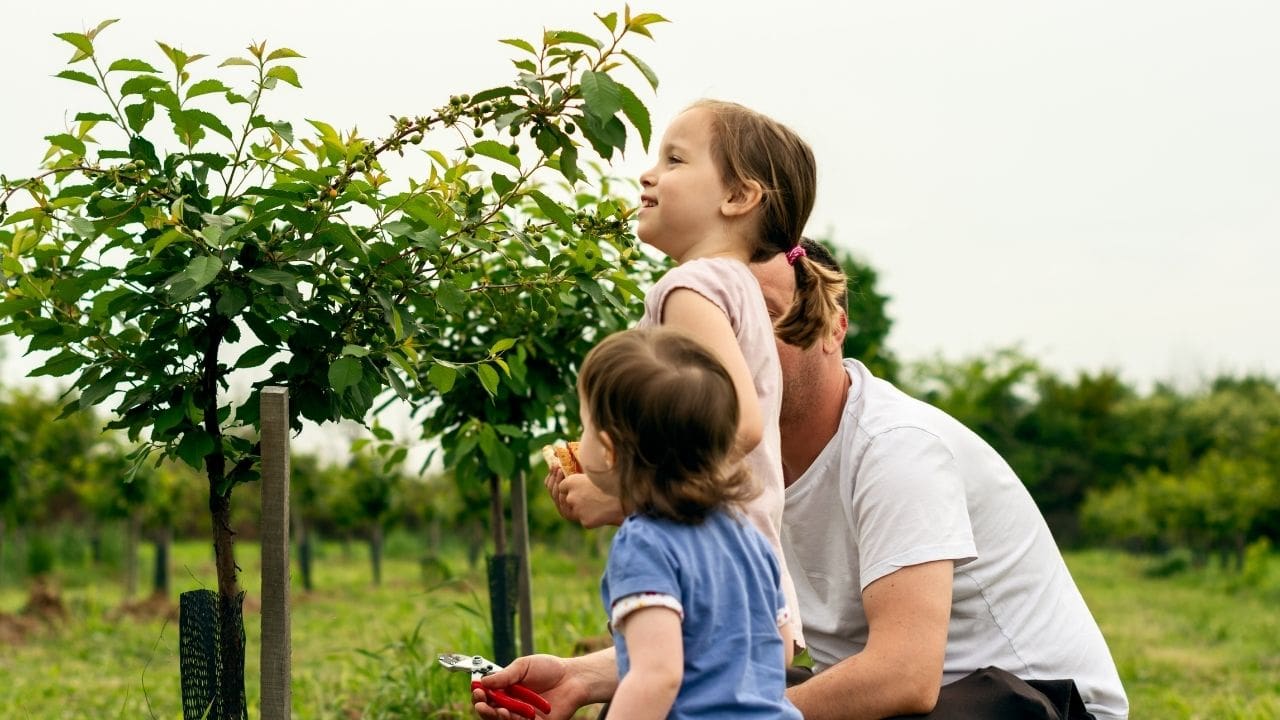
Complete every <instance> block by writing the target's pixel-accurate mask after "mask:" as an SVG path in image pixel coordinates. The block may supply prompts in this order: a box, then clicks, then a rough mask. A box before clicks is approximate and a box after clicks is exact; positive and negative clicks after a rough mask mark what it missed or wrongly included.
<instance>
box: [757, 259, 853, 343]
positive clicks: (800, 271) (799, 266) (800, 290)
mask: <svg viewBox="0 0 1280 720" xmlns="http://www.w3.org/2000/svg"><path fill="white" fill-rule="evenodd" d="M796 247H797V248H802V247H803V246H802V245H797V246H796ZM787 259H788V261H789V262H791V263H792V267H793V268H794V269H795V275H796V296H795V299H794V300H793V301H792V303H791V308H790V309H789V310H787V313H786V314H785V315H783V316H782V317H781V318H779V319H778V321H777V322H776V323H775V324H774V331H775V333H776V334H777V336H778V338H779V339H780V340H782V341H783V342H785V343H787V344H788V345H795V346H796V347H800V348H804V349H808V348H811V347H813V346H814V345H815V344H817V343H818V342H821V341H822V340H823V339H824V338H827V337H830V336H831V334H832V333H834V332H835V330H836V328H837V327H838V326H839V324H840V316H841V315H842V314H843V313H844V312H845V309H844V302H845V296H846V293H847V291H848V285H847V283H846V280H845V276H844V273H843V272H841V271H840V270H838V269H834V268H831V267H828V266H826V265H825V264H823V263H821V262H818V261H817V260H815V259H812V258H809V257H807V256H806V255H804V254H801V253H797V254H796V255H795V256H794V257H793V255H792V254H791V253H788V258H787Z"/></svg>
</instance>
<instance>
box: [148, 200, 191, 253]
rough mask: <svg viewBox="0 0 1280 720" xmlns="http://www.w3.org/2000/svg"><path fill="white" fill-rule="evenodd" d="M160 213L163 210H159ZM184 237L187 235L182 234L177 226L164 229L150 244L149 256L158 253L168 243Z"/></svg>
mask: <svg viewBox="0 0 1280 720" xmlns="http://www.w3.org/2000/svg"><path fill="white" fill-rule="evenodd" d="M161 213H162V214H163V211H161ZM186 239H187V236H186V235H183V234H182V231H181V230H179V229H178V228H169V229H168V230H165V231H164V232H163V233H161V235H160V237H158V238H156V240H155V242H153V243H152V244H151V257H155V256H157V255H159V254H160V251H161V250H164V249H165V248H167V247H169V246H170V245H172V244H174V243H176V242H178V241H180V240H186Z"/></svg>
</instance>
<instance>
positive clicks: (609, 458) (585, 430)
mask: <svg viewBox="0 0 1280 720" xmlns="http://www.w3.org/2000/svg"><path fill="white" fill-rule="evenodd" d="M578 412H579V415H580V416H581V417H582V444H581V445H580V446H578V460H579V461H580V462H581V463H582V470H583V472H585V473H586V474H587V477H588V478H590V480H591V483H592V484H593V485H595V486H596V487H598V488H600V490H601V492H603V493H604V494H606V495H609V496H610V497H619V496H620V494H621V490H620V487H619V479H618V473H617V472H615V471H614V463H613V443H612V442H611V441H610V440H609V435H608V434H607V433H604V432H601V431H599V430H597V429H596V428H595V425H594V424H593V423H592V422H591V408H589V407H587V403H586V402H585V401H583V400H582V399H581V398H579V400H578Z"/></svg>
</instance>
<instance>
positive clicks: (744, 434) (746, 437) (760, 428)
mask: <svg viewBox="0 0 1280 720" xmlns="http://www.w3.org/2000/svg"><path fill="white" fill-rule="evenodd" d="M662 324H663V325H666V326H668V327H674V328H680V329H682V330H684V331H686V332H688V333H689V334H691V335H692V336H693V337H695V338H697V339H698V340H699V341H700V342H701V343H702V344H703V345H705V346H707V348H709V349H710V350H711V351H713V352H714V353H715V354H716V357H717V358H718V359H719V360H720V362H721V363H722V364H723V365H724V367H725V369H726V370H728V371H729V377H730V378H732V379H733V388H734V390H736V391H737V392H738V439H737V444H736V449H737V451H738V455H737V456H736V457H742V456H743V455H746V454H747V453H749V452H751V451H752V450H754V449H755V447H756V445H759V444H760V440H761V439H762V438H763V437H764V420H763V417H762V415H761V413H760V398H759V396H758V395H756V384H755V382H753V381H752V380H751V371H750V370H749V369H748V368H747V361H746V358H744V357H743V356H742V348H741V347H739V346H738V338H737V337H736V336H735V335H734V334H733V326H731V325H730V324H729V318H727V317H725V314H724V312H723V311H722V310H720V308H719V307H717V306H716V304H715V303H713V302H711V301H710V300H708V299H706V298H705V297H703V296H701V295H699V294H698V293H696V292H694V291H693V290H689V289H687V288H678V289H676V290H673V291H672V292H671V294H670V295H668V296H667V300H666V303H665V304H664V305H663V306H662Z"/></svg>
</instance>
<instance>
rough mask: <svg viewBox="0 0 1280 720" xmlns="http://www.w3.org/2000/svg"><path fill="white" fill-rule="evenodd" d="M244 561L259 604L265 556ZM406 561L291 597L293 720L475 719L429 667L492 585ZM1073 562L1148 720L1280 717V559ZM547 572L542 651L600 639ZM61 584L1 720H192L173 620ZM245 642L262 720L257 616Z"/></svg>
mask: <svg viewBox="0 0 1280 720" xmlns="http://www.w3.org/2000/svg"><path fill="white" fill-rule="evenodd" d="M401 544H402V545H403V543H401ZM238 551H239V560H240V564H241V566H242V567H243V568H244V574H243V578H244V584H245V585H246V586H247V588H248V589H249V591H250V596H251V597H252V596H253V594H254V591H255V589H256V586H257V579H256V576H257V572H258V568H257V562H256V554H257V553H256V547H254V546H252V545H249V544H242V545H240V546H239V547H238ZM208 555H209V551H208V546H207V545H206V544H203V543H183V544H180V545H179V546H178V547H177V548H176V552H175V556H176V558H175V560H176V561H175V572H174V586H175V587H174V590H175V592H178V591H182V590H186V589H191V588H197V587H202V586H209V585H211V583H212V580H211V578H212V577H213V570H212V564H211V562H210V560H209V558H208ZM410 557H412V552H411V551H408V550H406V551H403V552H400V553H394V552H393V553H392V556H391V557H389V558H388V559H387V561H386V565H385V567H384V570H383V575H384V578H385V582H384V585H383V586H382V587H380V588H373V587H371V585H370V572H369V569H368V564H367V562H366V561H365V556H364V553H363V548H362V547H360V546H358V545H353V546H352V547H351V548H350V551H349V552H347V553H344V551H343V550H342V549H341V548H340V546H338V545H337V544H332V545H329V546H326V548H325V551H324V553H323V555H322V557H321V559H320V562H318V564H317V573H316V585H317V590H315V591H314V592H312V593H309V594H302V593H301V592H298V593H297V594H296V595H295V607H294V614H293V638H294V639H293V648H294V649H293V671H294V681H293V682H294V686H293V701H294V717H295V718H299V719H301V720H306V719H309V718H341V719H343V720H352V719H354V718H383V717H404V718H410V717H414V718H417V717H458V716H460V715H459V711H462V712H463V713H464V714H463V715H461V716H466V715H465V707H466V706H465V704H464V703H465V702H466V700H467V690H466V687H467V683H466V680H465V679H464V677H463V676H457V675H455V676H450V675H448V674H447V673H444V672H443V671H440V670H439V669H438V668H437V667H435V664H434V656H435V654H436V653H438V652H444V651H452V650H460V651H463V652H482V653H486V654H487V653H488V647H487V639H486V638H487V633H488V619H487V618H488V614H487V613H488V611H487V607H486V601H485V597H484V594H485V591H484V583H483V582H482V574H481V571H480V570H479V569H472V568H469V567H468V565H467V562H466V560H465V555H464V553H462V552H461V550H459V551H457V552H455V553H451V554H449V555H448V556H446V557H445V558H444V559H443V561H442V562H441V563H439V564H437V565H434V566H430V567H428V568H427V569H425V570H424V567H423V565H421V564H420V563H418V562H416V561H414V560H411V559H409V558H410ZM1068 562H1069V563H1070V565H1071V567H1072V570H1073V572H1074V573H1075V576H1076V578H1077V580H1078V581H1079V583H1080V585H1081V588H1082V590H1083V591H1084V594H1085V596H1086V598H1087V599H1088V601H1089V603H1090V606H1091V607H1092V608H1093V610H1094V612H1095V614H1096V615H1097V616H1098V618H1099V621H1100V622H1101V624H1102V627H1103V630H1104V632H1105V633H1106V635H1107V638H1108V640H1109V642H1110V644H1111V648H1112V651H1113V653H1114V655H1115V657H1116V662H1117V664H1118V666H1119V668H1120V672H1121V674H1122V676H1123V678H1124V681H1125V686H1126V688H1127V689H1128V691H1129V697H1130V701H1131V703H1132V706H1133V717H1134V718H1135V719H1140V718H1160V719H1162V720H1166V719H1175V718H1215V719H1228V720H1229V719H1232V718H1235V719H1241V720H1243V719H1249V720H1262V719H1263V718H1267V719H1270V718H1276V717H1280V641H1278V640H1277V638H1280V613H1277V611H1276V610H1275V608H1276V607H1277V606H1280V558H1276V557H1269V558H1266V559H1265V562H1263V563H1261V564H1256V563H1255V566H1254V567H1252V568H1250V572H1249V573H1247V574H1246V575H1245V576H1240V575H1238V574H1234V573H1225V572H1221V571H1216V570H1213V569H1207V570H1182V571H1180V572H1177V573H1175V574H1173V575H1171V576H1169V577H1161V578H1157V577H1152V576H1150V575H1149V574H1148V573H1147V570H1148V569H1149V568H1150V566H1151V565H1152V561H1151V560H1149V559H1142V558H1135V557H1130V556H1126V555H1121V554H1117V553H1111V552H1084V553H1077V554H1072V555H1069V556H1068ZM534 563H535V570H536V575H535V578H534V591H535V601H534V607H535V613H536V615H537V636H538V638H537V639H538V642H539V647H538V650H540V651H546V652H556V653H566V652H569V651H570V650H571V648H572V647H573V644H574V642H575V641H576V640H578V639H579V638H582V637H586V636H594V635H598V634H600V633H602V632H603V631H604V622H603V618H602V615H601V613H600V612H599V611H598V609H597V607H596V605H597V602H598V601H597V599H596V589H597V581H598V572H599V569H600V566H601V560H600V559H599V558H587V557H582V558H578V557H575V556H571V555H570V554H568V553H566V552H563V551H559V552H552V551H549V550H538V551H535V559H534ZM143 567H146V558H145V557H144V562H143ZM296 580H297V578H296V572H295V584H296ZM59 582H60V584H61V594H62V597H63V599H64V601H65V603H66V605H67V608H68V611H69V615H70V619H69V620H67V621H66V622H64V623H62V624H60V625H57V626H55V627H53V628H50V629H46V630H41V631H39V632H37V633H36V634H35V635H33V636H30V637H27V638H26V639H25V640H23V641H20V642H16V643H12V642H11V643H9V644H7V645H5V646H0V649H2V650H3V652H2V653H0V677H3V678H4V682H2V683H0V717H3V718H86V717H93V718H117V717H119V718H139V717H156V718H180V717H181V711H180V704H179V692H178V675H177V667H178V651H177V622H176V620H171V621H166V620H165V619H163V618H150V619H137V618H132V617H130V618H117V617H115V615H114V612H113V611H114V610H115V609H116V608H118V606H119V605H120V600H121V597H120V589H119V583H117V582H114V581H113V580H112V579H111V578H104V577H101V576H94V575H93V573H90V572H82V573H79V574H77V575H76V576H75V577H65V576H64V577H60V578H59ZM25 597H26V596H25V591H24V590H23V589H22V588H19V587H14V586H8V587H5V588H4V589H0V612H3V613H15V612H17V611H18V609H19V608H20V607H21V606H22V605H23V603H24V602H25ZM246 632H247V634H248V638H249V649H250V652H249V658H248V668H247V678H248V695H249V701H250V707H251V708H253V712H252V713H251V715H252V716H256V698H257V665H258V662H257V655H256V652H257V642H256V641H257V634H258V614H257V612H256V611H254V607H253V603H252V602H250V603H249V605H248V609H247V612H246ZM451 705H452V707H450V706H451Z"/></svg>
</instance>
